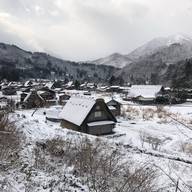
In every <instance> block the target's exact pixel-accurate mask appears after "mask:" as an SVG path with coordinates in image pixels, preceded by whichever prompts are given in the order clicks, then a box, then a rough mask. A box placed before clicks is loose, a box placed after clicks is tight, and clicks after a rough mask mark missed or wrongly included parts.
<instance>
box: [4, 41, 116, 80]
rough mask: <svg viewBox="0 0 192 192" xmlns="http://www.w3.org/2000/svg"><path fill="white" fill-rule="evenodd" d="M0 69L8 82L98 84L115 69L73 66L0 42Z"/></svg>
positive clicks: (95, 66) (97, 66) (102, 66)
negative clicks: (81, 81) (90, 82)
mask: <svg viewBox="0 0 192 192" xmlns="http://www.w3.org/2000/svg"><path fill="white" fill-rule="evenodd" d="M0 68H1V70H0V77H1V78H2V79H4V78H6V79H8V80H19V78H20V77H22V78H49V79H55V78H57V79H68V80H90V79H91V80H92V81H99V80H106V79H108V78H110V77H111V75H112V74H113V73H114V72H116V71H117V70H118V68H115V67H112V66H104V65H95V64H90V63H77V62H72V61H67V60H62V59H58V58H56V57H53V56H51V55H48V54H46V53H40V52H34V53H32V52H27V51H24V50H22V49H20V48H19V47H17V46H15V45H8V44H4V43H0ZM29 69H30V70H29ZM10 74H11V75H10Z"/></svg>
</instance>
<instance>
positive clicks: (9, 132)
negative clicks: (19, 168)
mask: <svg viewBox="0 0 192 192" xmlns="http://www.w3.org/2000/svg"><path fill="white" fill-rule="evenodd" d="M20 139H21V133H20V132H19V131H18V130H17V128H16V126H15V123H14V122H13V121H10V119H9V113H8V112H4V111H3V112H1V113H0V160H3V159H6V160H7V159H8V158H9V157H10V156H11V155H13V154H14V153H17V151H18V150H19V147H20V143H21V140H20Z"/></svg>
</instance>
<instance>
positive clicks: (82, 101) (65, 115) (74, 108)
mask: <svg viewBox="0 0 192 192" xmlns="http://www.w3.org/2000/svg"><path fill="white" fill-rule="evenodd" d="M95 103H96V101H95V100H93V99H88V98H81V97H71V98H70V99H69V100H68V101H67V103H66V105H65V106H64V107H63V110H62V111H61V113H60V117H61V118H62V119H65V120H67V121H69V122H71V123H74V124H76V125H78V126H80V125H81V124H82V123H83V121H84V119H85V118H86V116H87V115H88V113H89V112H90V110H91V109H92V107H93V106H94V104H95Z"/></svg>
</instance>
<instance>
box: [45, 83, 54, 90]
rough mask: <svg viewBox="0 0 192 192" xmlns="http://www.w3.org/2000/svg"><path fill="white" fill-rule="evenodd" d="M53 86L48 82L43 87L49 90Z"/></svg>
mask: <svg viewBox="0 0 192 192" xmlns="http://www.w3.org/2000/svg"><path fill="white" fill-rule="evenodd" d="M53 85H54V83H53V82H48V83H46V84H45V87H48V88H49V89H51V88H52V86H53Z"/></svg>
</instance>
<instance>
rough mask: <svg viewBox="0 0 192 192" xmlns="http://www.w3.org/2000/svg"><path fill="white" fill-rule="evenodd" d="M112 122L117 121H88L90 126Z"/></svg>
mask: <svg viewBox="0 0 192 192" xmlns="http://www.w3.org/2000/svg"><path fill="white" fill-rule="evenodd" d="M111 124H115V122H114V121H95V122H91V123H87V125H88V126H89V127H92V126H98V125H111Z"/></svg>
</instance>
